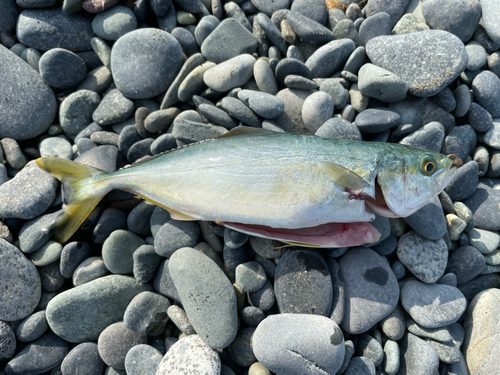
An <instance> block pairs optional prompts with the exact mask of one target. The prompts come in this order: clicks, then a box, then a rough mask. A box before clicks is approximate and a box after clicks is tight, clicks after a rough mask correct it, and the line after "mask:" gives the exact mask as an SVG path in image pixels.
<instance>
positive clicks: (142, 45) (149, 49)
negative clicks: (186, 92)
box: [111, 28, 183, 99]
mask: <svg viewBox="0 0 500 375" xmlns="http://www.w3.org/2000/svg"><path fill="white" fill-rule="evenodd" d="M182 56H183V54H182V48H181V46H180V44H179V42H178V41H177V39H175V38H174V37H173V36H171V35H170V34H169V33H167V32H165V31H162V30H158V29H152V28H146V29H139V30H134V31H131V32H129V33H128V34H125V35H124V36H122V37H121V38H120V39H118V40H117V41H116V43H115V44H114V45H113V49H112V51H111V67H112V71H113V79H114V82H115V84H116V87H117V88H118V89H119V90H120V91H121V93H122V94H123V95H124V96H126V97H128V98H133V99H147V98H152V97H154V96H156V95H159V94H161V93H162V92H164V91H166V89H167V88H168V87H169V86H170V84H171V83H172V82H173V81H174V78H175V77H176V75H177V73H179V71H180V69H181V67H182V64H183V58H182Z"/></svg>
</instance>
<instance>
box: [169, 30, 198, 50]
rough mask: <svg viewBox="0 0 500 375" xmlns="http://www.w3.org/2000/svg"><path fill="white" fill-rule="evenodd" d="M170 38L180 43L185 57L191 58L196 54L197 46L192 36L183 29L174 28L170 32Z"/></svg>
mask: <svg viewBox="0 0 500 375" xmlns="http://www.w3.org/2000/svg"><path fill="white" fill-rule="evenodd" d="M172 36H173V37H175V39H177V41H178V42H179V43H180V45H181V47H182V50H183V51H184V54H185V55H186V56H192V55H194V54H196V53H197V52H198V44H196V39H195V38H194V35H193V34H191V32H189V31H188V30H187V28H184V27H176V28H175V29H173V30H172Z"/></svg>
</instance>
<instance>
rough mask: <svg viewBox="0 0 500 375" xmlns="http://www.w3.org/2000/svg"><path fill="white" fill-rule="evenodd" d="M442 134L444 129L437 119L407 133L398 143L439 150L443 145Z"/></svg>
mask: <svg viewBox="0 0 500 375" xmlns="http://www.w3.org/2000/svg"><path fill="white" fill-rule="evenodd" d="M444 135H445V130H444V127H443V125H441V124H440V123H439V122H437V121H433V122H430V123H428V124H425V125H424V126H422V127H421V128H420V129H418V130H416V131H414V132H413V133H410V134H408V135H407V136H406V137H404V138H403V139H402V140H401V141H399V143H401V144H402V145H408V146H413V147H419V148H424V149H426V150H431V151H435V152H439V151H441V148H442V145H443V141H444Z"/></svg>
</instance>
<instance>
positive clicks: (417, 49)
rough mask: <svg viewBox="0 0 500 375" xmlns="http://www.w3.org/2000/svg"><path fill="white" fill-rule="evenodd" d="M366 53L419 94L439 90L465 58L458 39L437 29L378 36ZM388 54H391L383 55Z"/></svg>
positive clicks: (465, 54) (458, 72)
mask: <svg viewBox="0 0 500 375" xmlns="http://www.w3.org/2000/svg"><path fill="white" fill-rule="evenodd" d="M373 3H375V2H373ZM401 4H402V3H401ZM408 51H410V52H408ZM366 54H367V55H368V57H369V58H370V60H371V61H372V63H374V64H375V65H377V66H379V67H381V68H384V69H386V70H388V71H390V72H392V73H394V74H396V75H398V76H399V77H401V79H402V80H403V81H404V82H405V83H406V84H407V86H408V92H409V93H410V94H412V95H415V96H419V97H429V96H432V95H434V94H436V93H438V92H439V91H441V90H442V89H443V88H444V87H446V86H447V85H449V84H450V83H451V82H453V81H454V80H455V78H457V77H458V76H459V75H460V73H462V72H463V71H464V69H465V67H466V65H467V61H468V57H467V52H466V51H465V47H464V45H463V43H462V42H461V40H460V39H458V38H457V37H456V36H454V35H453V34H450V33H448V32H445V31H441V30H429V31H423V32H420V33H410V34H403V35H391V36H389V35H387V36H379V37H376V38H373V39H371V40H370V41H369V42H368V43H367V44H366ZM388 54H390V55H391V56H395V58H394V59H390V60H389V59H386V58H385V57H386V56H387V55H388ZM431 61H432V63H431ZM497 78H498V77H497Z"/></svg>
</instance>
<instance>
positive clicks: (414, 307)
mask: <svg viewBox="0 0 500 375" xmlns="http://www.w3.org/2000/svg"><path fill="white" fill-rule="evenodd" d="M401 304H402V305H403V308H404V309H405V310H406V312H407V313H408V314H410V316H411V317H412V318H413V320H415V322H417V323H418V324H419V325H421V326H422V327H424V328H440V327H445V326H447V325H449V324H452V323H455V322H456V321H457V320H458V319H459V318H460V316H462V314H463V312H464V311H465V308H466V304H467V301H466V299H465V297H464V295H463V294H462V293H461V292H460V290H458V289H457V288H454V287H452V286H449V285H444V284H425V283H422V282H420V281H416V280H410V281H407V282H406V283H405V284H404V285H403V287H402V288H401Z"/></svg>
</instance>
